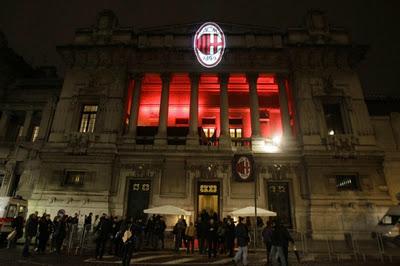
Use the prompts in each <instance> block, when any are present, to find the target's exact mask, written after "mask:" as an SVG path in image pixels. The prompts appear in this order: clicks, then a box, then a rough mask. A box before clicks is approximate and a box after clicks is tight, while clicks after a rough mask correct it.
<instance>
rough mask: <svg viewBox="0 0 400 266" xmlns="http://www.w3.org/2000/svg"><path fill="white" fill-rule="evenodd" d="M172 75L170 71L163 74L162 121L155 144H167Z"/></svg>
mask: <svg viewBox="0 0 400 266" xmlns="http://www.w3.org/2000/svg"><path fill="white" fill-rule="evenodd" d="M170 79H171V75H170V74H169V73H163V74H161V80H162V91H161V103H160V122H159V125H158V132H157V136H156V139H155V142H154V144H156V145H166V144H167V125H168V104H169V82H170Z"/></svg>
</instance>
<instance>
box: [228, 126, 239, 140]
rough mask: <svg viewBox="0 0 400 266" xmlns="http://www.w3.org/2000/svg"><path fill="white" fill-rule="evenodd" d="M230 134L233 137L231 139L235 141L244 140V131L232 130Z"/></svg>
mask: <svg viewBox="0 0 400 266" xmlns="http://www.w3.org/2000/svg"><path fill="white" fill-rule="evenodd" d="M229 133H230V135H231V138H233V139H239V138H242V129H241V128H230V129H229Z"/></svg>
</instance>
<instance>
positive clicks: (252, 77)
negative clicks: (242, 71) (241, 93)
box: [246, 72, 259, 83]
mask: <svg viewBox="0 0 400 266" xmlns="http://www.w3.org/2000/svg"><path fill="white" fill-rule="evenodd" d="M258 75H259V74H258V73H254V72H249V73H246V78H247V82H249V83H257V78H258Z"/></svg>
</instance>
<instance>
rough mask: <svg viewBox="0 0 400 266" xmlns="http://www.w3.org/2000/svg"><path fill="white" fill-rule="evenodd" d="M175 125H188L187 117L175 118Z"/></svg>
mask: <svg viewBox="0 0 400 266" xmlns="http://www.w3.org/2000/svg"><path fill="white" fill-rule="evenodd" d="M175 125H177V126H187V125H189V119H187V118H176V119H175Z"/></svg>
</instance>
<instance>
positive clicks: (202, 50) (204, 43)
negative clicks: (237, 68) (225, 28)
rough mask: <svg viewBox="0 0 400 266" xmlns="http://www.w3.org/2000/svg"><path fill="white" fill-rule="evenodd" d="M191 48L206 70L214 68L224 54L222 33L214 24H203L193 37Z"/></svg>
mask: <svg viewBox="0 0 400 266" xmlns="http://www.w3.org/2000/svg"><path fill="white" fill-rule="evenodd" d="M193 48H194V53H195V54H196V57H197V60H198V61H199V63H200V64H202V65H203V66H205V67H208V68H211V67H215V66H216V65H218V63H219V62H220V61H221V59H222V55H223V54H224V50H225V36H224V33H223V32H222V30H221V28H220V27H219V26H218V25H217V24H215V23H214V22H207V23H204V24H203V25H201V27H200V28H199V29H198V30H197V32H196V35H195V36H194V40H193Z"/></svg>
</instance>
